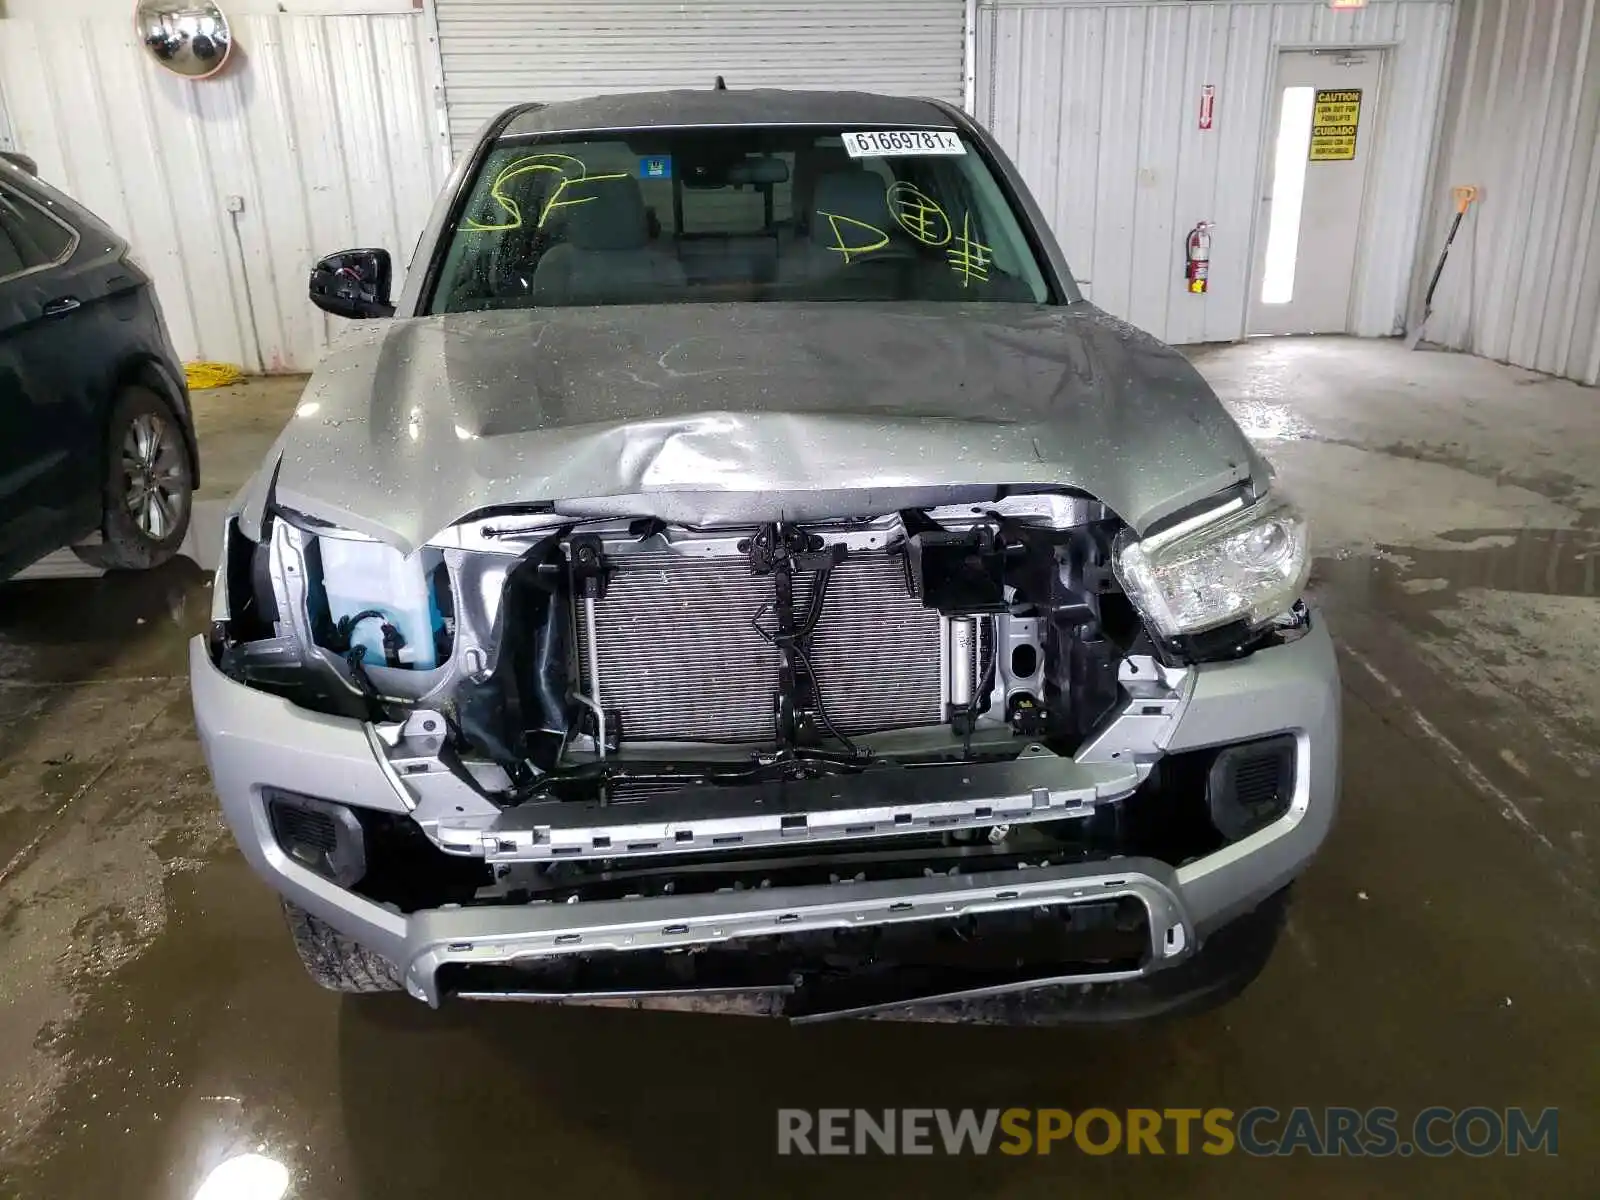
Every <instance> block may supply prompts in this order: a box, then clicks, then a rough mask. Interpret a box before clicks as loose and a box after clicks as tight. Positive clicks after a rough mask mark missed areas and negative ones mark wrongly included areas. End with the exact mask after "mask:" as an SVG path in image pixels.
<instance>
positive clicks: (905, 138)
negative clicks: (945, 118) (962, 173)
mask: <svg viewBox="0 0 1600 1200" xmlns="http://www.w3.org/2000/svg"><path fill="white" fill-rule="evenodd" d="M843 137H844V148H845V150H846V152H848V153H849V155H850V157H851V158H883V157H885V156H887V155H891V154H965V153H966V152H967V148H966V147H965V146H963V145H962V144H961V139H960V138H959V137H957V136H956V135H955V134H953V133H947V132H945V131H944V130H942V129H880V130H856V131H854V132H851V133H847V134H844V135H843Z"/></svg>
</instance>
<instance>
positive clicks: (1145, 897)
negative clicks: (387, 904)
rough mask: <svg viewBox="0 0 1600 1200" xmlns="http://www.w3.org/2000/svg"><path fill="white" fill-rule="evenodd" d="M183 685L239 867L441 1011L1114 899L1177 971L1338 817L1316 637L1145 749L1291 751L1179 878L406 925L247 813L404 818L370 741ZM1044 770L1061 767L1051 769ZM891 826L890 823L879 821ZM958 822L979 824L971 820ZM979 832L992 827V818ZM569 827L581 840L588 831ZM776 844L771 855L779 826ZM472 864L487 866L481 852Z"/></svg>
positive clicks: (775, 897)
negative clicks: (1220, 840) (445, 989)
mask: <svg viewBox="0 0 1600 1200" xmlns="http://www.w3.org/2000/svg"><path fill="white" fill-rule="evenodd" d="M190 672H191V686H192V692H193V699H194V705H195V717H196V723H197V726H198V728H199V732H200V740H201V744H202V747H203V749H204V752H205V755H206V760H207V763H208V764H209V766H210V768H211V773H212V779H213V782H214V783H215V786H216V789H217V792H218V795H219V797H220V799H221V802H222V808H223V813H224V816H225V817H226V819H227V821H228V823H229V825H230V826H231V828H232V829H233V832H234V835H235V837H236V838H237V840H238V842H239V845H240V848H241V850H242V851H243V852H244V854H245V856H246V858H247V859H248V860H249V861H250V862H251V864H252V866H253V867H254V868H255V869H256V870H257V871H258V872H259V873H260V874H261V875H262V876H263V877H264V878H265V879H266V880H267V881H268V882H269V883H270V884H271V885H272V886H273V887H274V888H275V889H276V890H277V891H279V892H280V893H281V894H282V895H283V896H285V897H286V898H287V899H289V900H291V901H292V902H294V903H295V904H298V905H300V906H301V907H303V908H305V909H306V910H308V911H309V912H311V913H313V914H315V915H316V916H318V917H320V918H322V919H323V920H325V921H327V922H328V923H329V924H330V925H332V926H333V927H334V928H336V929H338V930H339V931H340V932H342V933H344V934H345V935H347V936H349V937H351V938H353V939H355V940H356V941H358V942H360V943H362V944H363V945H366V946H369V947H370V948H371V949H373V950H375V951H377V952H378V953H380V954H382V955H384V956H385V957H387V958H389V959H390V960H392V961H393V962H395V963H396V964H398V965H399V966H400V967H401V968H402V970H403V972H404V975H405V979H406V985H407V988H408V989H409V990H410V991H411V993H412V994H413V995H414V996H417V997H418V998H419V999H423V1000H426V1001H428V1002H430V1003H435V1004H436V1003H438V1001H439V999H440V992H439V986H438V983H437V976H438V971H439V969H440V968H441V967H443V966H445V965H447V964H450V963H464V964H472V965H483V964H485V963H507V962H515V961H517V960H519V959H529V958H541V957H547V956H550V955H559V954H570V953H574V952H578V951H590V950H597V949H617V950H638V949H665V948H671V947H673V946H679V945H700V944H706V943H711V942H718V941H730V940H734V939H738V938H744V937H750V936H753V935H756V934H761V933H773V932H791V931H800V930H808V929H828V928H842V927H849V926H853V925H863V926H864V925H872V924H881V923H888V922H897V921H917V920H934V919H940V918H945V917H954V916H959V915H961V914H963V913H968V912H985V911H987V912H993V911H1003V910H1007V909H1019V908H1029V907H1041V906H1042V907H1050V906H1053V905H1071V904H1073V903H1081V902H1085V901H1088V900H1091V899H1093V900H1100V899H1106V898H1110V897H1114V896H1119V895H1126V896H1132V897H1136V898H1137V899H1139V900H1140V901H1141V902H1142V903H1143V904H1144V905H1145V908H1146V910H1147V911H1148V913H1149V915H1150V929H1151V931H1152V946H1151V954H1150V956H1149V958H1148V960H1147V963H1146V966H1145V967H1144V968H1143V971H1153V970H1158V969H1160V968H1161V967H1164V966H1167V965H1170V964H1172V963H1174V962H1177V961H1180V960H1181V959H1182V958H1184V957H1185V956H1187V954H1189V953H1190V952H1191V951H1192V950H1193V948H1194V947H1195V946H1196V944H1197V942H1198V940H1199V939H1200V938H1201V937H1203V936H1204V935H1205V933H1206V932H1207V931H1209V930H1210V929H1213V928H1215V927H1217V926H1219V925H1221V924H1224V923H1226V922H1227V921H1229V920H1231V919H1232V918H1234V917H1236V916H1238V915H1241V914H1243V913H1245V912H1248V911H1250V910H1251V909H1252V908H1254V907H1255V906H1256V905H1257V904H1258V903H1260V901H1262V900H1263V899H1265V898H1266V897H1268V896H1270V895H1271V894H1273V893H1274V892H1276V891H1278V890H1280V889H1281V888H1282V887H1284V886H1285V885H1287V884H1288V883H1289V882H1290V881H1291V880H1293V879H1294V878H1295V876H1297V875H1298V874H1299V873H1300V872H1301V871H1302V870H1304V868H1305V866H1306V865H1307V864H1308V863H1309V862H1310V860H1311V858H1312V857H1313V856H1314V854H1315V853H1316V851H1317V849H1318V847H1319V846H1320V845H1321V843H1322V841H1323V840H1324V838H1325V837H1326V835H1327V831H1328V829H1329V827H1330V825H1331V824H1332V821H1333V817H1334V812H1335V809H1336V807H1337V802H1338V754H1339V735H1340V730H1339V683H1338V671H1337V666H1336V664H1335V661H1334V655H1333V647H1332V643H1331V641H1330V640H1329V638H1328V634H1327V632H1326V630H1325V629H1324V628H1323V627H1322V626H1321V624H1320V622H1319V623H1317V625H1315V626H1314V627H1313V629H1312V630H1311V631H1310V632H1309V633H1308V634H1307V635H1306V636H1305V637H1303V638H1301V639H1300V640H1299V641H1297V642H1295V643H1293V644H1291V645H1287V646H1282V647H1276V648H1273V649H1269V650H1264V651H1261V652H1258V653H1257V654H1255V655H1253V656H1251V657H1250V658H1248V659H1245V660H1242V661H1240V662H1235V663H1223V664H1217V665H1215V666H1206V667H1201V668H1199V669H1197V671H1196V672H1195V675H1194V680H1193V684H1192V687H1191V689H1190V693H1189V696H1188V699H1187V702H1186V703H1185V704H1184V705H1183V706H1182V709H1181V712H1179V713H1178V714H1177V716H1176V720H1175V721H1174V722H1173V723H1172V726H1171V728H1170V730H1169V731H1168V732H1167V733H1166V734H1165V735H1164V736H1163V742H1164V744H1161V745H1159V746H1158V747H1154V749H1155V750H1156V751H1157V752H1177V751H1183V750H1192V749H1202V748H1205V747H1208V746H1214V745H1222V744H1226V743H1230V742H1236V741H1244V740H1248V739H1252V738H1257V737H1264V736H1268V735H1272V734H1279V733H1292V734H1294V735H1295V737H1296V741H1297V745H1298V756H1297V764H1296V787H1295V793H1294V797H1293V800H1292V802H1291V805H1290V808H1289V811H1288V812H1287V813H1286V814H1285V815H1284V816H1283V817H1282V818H1281V819H1279V820H1278V821H1277V822H1275V823H1274V824H1272V825H1270V826H1268V827H1267V828H1265V829H1262V830H1259V831H1258V832H1256V833H1254V834H1252V835H1250V836H1249V837H1247V838H1244V839H1242V840H1240V841H1238V842H1235V843H1233V844H1231V845H1229V846H1226V847H1224V848H1223V849H1221V850H1219V851H1217V852H1216V853H1214V854H1211V855H1208V856H1206V857H1205V858H1202V859H1199V860H1197V861H1195V862H1191V863H1187V864H1185V865H1184V866H1182V867H1180V868H1177V869H1172V868H1169V867H1166V866H1165V865H1163V864H1160V863H1154V862H1148V861H1144V860H1126V861H1118V862H1110V863H1096V864H1087V865H1086V866H1074V867H1052V868H1023V869H1018V870H1015V871H1008V872H1005V873H1003V874H999V875H967V876H960V877H956V878H949V877H936V878H933V879H911V880H901V881H885V882H872V883H844V884H836V885H828V886H822V887H799V888H773V889H762V890H759V891H744V892H734V891H729V892H716V893H710V894H703V895H695V896H666V897H657V898H650V899H627V900H614V901H590V902H585V903H582V904H562V905H550V904H543V905H528V906H518V907H488V906H486V907H483V908H471V909H437V910H428V911H423V912H416V913H412V914H410V915H409V916H407V915H403V914H400V913H397V912H393V911H391V910H389V909H387V908H384V907H382V906H380V905H378V904H375V903H373V902H371V901H369V900H366V899H364V898H363V897H360V896H357V895H355V894H353V893H351V892H348V891H346V890H344V889H342V888H340V887H338V886H337V885H335V884H334V883H332V882H330V881H328V880H326V879H324V878H322V877H321V876H319V875H317V874H315V873H313V872H311V871H309V870H307V869H305V868H304V867H302V866H300V865H299V864H298V863H295V862H293V861H291V860H290V859H289V858H288V857H287V856H286V855H285V854H284V853H283V852H282V850H281V849H279V847H278V846H277V843H276V841H275V840H274V838H273V836H272V832H271V828H270V826H269V824H268V821H267V816H266V808H265V805H264V804H263V802H262V800H261V790H262V788H264V787H276V788H282V789H285V790H289V791H298V792H303V793H306V794H310V795H314V796H321V797H326V798H328V799H330V800H335V801H338V802H341V803H345V804H351V805H357V806H364V807H369V808H377V809H383V810H387V811H391V812H396V813H410V814H412V815H413V816H418V815H420V814H419V813H416V812H414V811H413V810H414V809H415V807H416V797H415V795H413V794H411V793H409V792H408V791H407V789H406V785H405V783H404V782H403V781H401V780H400V779H399V778H398V777H397V776H396V774H395V772H394V770H393V768H392V767H391V766H390V765H389V764H388V762H387V761H385V760H383V757H382V754H381V752H380V749H381V748H380V747H378V745H377V744H376V742H375V739H374V738H372V737H371V735H370V733H369V730H368V729H367V727H365V726H363V725H362V724H361V723H360V722H356V721H349V720H344V719H340V718H336V717H327V716H322V715H320V714H316V713H311V712H307V711H305V710H303V709H299V708H297V707H295V706H294V705H292V704H290V703H288V702H287V701H285V700H282V699H279V698H277V697H274V696H271V695H267V694H265V693H261V692H258V691H254V690H252V689H250V688H246V687H243V686H241V685H239V684H237V683H235V682H233V681H232V680H230V679H228V678H227V677H226V676H224V675H223V674H222V673H221V672H220V671H218V670H217V669H216V667H215V666H214V665H213V664H212V662H211V660H210V658H209V655H208V654H207V652H206V647H205V645H204V642H203V640H202V639H199V638H196V639H195V641H194V642H193V643H192V644H191V647H190ZM1081 757H1082V756H1080V758H1081ZM1028 761H1029V760H1021V762H1020V764H1019V769H1020V770H1023V771H1028V770H1032V769H1033V768H1031V767H1029V766H1028V765H1027V764H1028ZM1037 761H1043V760H1037ZM1051 761H1053V762H1055V763H1057V764H1058V769H1059V766H1060V765H1061V764H1060V760H1051ZM1067 765H1074V764H1067ZM1075 766H1076V767H1077V768H1079V769H1081V770H1082V771H1083V772H1084V775H1083V781H1082V782H1083V784H1084V787H1085V789H1086V791H1085V792H1084V793H1083V794H1082V795H1080V796H1079V797H1077V799H1081V800H1084V801H1089V800H1091V798H1094V797H1098V798H1100V799H1105V798H1109V797H1110V796H1111V795H1112V794H1117V793H1121V792H1122V791H1123V789H1124V787H1125V785H1126V783H1127V782H1128V776H1127V770H1128V768H1127V765H1126V764H1125V763H1121V762H1117V763H1103V762H1102V763H1087V762H1081V761H1080V763H1078V764H1075ZM1129 790H1131V789H1129ZM1008 794H1012V795H1014V796H1015V797H1017V798H1018V799H1017V801H1016V802H1017V803H1018V804H1019V805H1020V804H1022V803H1028V804H1032V803H1035V802H1036V799H1035V791H1034V789H1033V788H1031V787H1029V788H1022V789H1019V790H1016V791H1014V792H1011V793H1008ZM1023 796H1026V797H1028V799H1027V801H1023V800H1022V799H1021V797H1023ZM946 799H948V801H949V803H951V804H953V805H957V806H960V805H963V804H965V805H972V804H974V803H976V799H975V798H973V797H967V798H962V797H949V798H946ZM1073 799H1074V797H1072V796H1068V795H1065V794H1063V795H1060V796H1058V797H1056V798H1055V799H1052V800H1048V801H1040V802H1043V803H1047V804H1049V805H1050V807H1052V808H1056V807H1057V806H1058V805H1059V806H1060V809H1059V815H1060V816H1066V815H1069V812H1068V811H1067V807H1068V805H1069V803H1070V802H1071V801H1072V800H1073ZM893 807H894V806H892V805H891V806H890V809H891V810H892V809H893ZM888 815H889V816H890V819H891V820H892V811H891V812H890V813H889V814H888ZM1054 815H1055V814H1052V817H1054ZM967 818H968V819H978V818H977V816H976V813H975V812H972V813H968V814H967ZM989 819H991V820H993V821H994V822H995V823H999V822H1000V821H1001V818H1000V817H999V816H998V815H997V816H995V817H993V818H989ZM537 828H538V823H537V822H536V821H535V822H530V829H529V831H528V834H529V836H528V837H527V838H526V839H525V841H524V842H523V843H522V844H520V845H519V844H517V843H516V841H515V839H507V846H508V848H507V849H504V850H500V849H499V848H498V846H497V849H496V853H504V854H505V855H506V856H507V857H509V858H519V859H526V858H530V857H531V858H537V857H539V855H538V853H537V852H533V851H532V849H531V848H532V847H533V846H534V845H536V844H537V843H536V839H535V838H534V833H535V832H536V830H537ZM574 828H582V829H584V830H586V831H588V830H592V825H582V824H581V823H580V824H575V826H574ZM705 828H709V826H707V827H705ZM482 832H483V831H482V830H479V831H478V834H479V836H481V834H482ZM655 832H660V833H662V834H666V833H669V832H672V833H675V831H673V830H667V829H661V830H655V831H651V832H649V836H654V833H655ZM877 835H878V836H881V835H882V831H879V832H878V834H877ZM547 836H548V837H549V838H550V843H548V844H556V843H557V841H558V839H557V838H556V835H555V829H554V826H550V825H549V823H547ZM585 836H591V834H589V833H588V832H585ZM773 840H774V841H781V840H782V823H781V822H779V824H778V826H777V828H776V831H775V834H774V836H773ZM694 848H695V849H704V848H705V847H704V845H703V844H702V845H698V846H695V847H694ZM473 849H474V850H475V852H477V853H483V852H484V848H483V847H482V846H481V843H480V845H479V846H478V847H474V848H473ZM590 849H591V852H592V847H591V848H590ZM1121 977H1122V976H1106V977H1103V979H1102V981H1110V980H1111V979H1114V978H1121ZM1066 981H1067V980H1063V981H1061V982H1066Z"/></svg>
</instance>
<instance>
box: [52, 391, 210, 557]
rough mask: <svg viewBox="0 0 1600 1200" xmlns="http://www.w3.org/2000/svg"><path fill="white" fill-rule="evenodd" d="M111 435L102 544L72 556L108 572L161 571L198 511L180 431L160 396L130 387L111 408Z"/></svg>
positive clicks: (77, 549) (186, 448)
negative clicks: (195, 510)
mask: <svg viewBox="0 0 1600 1200" xmlns="http://www.w3.org/2000/svg"><path fill="white" fill-rule="evenodd" d="M107 433H108V440H107V454H106V458H107V463H106V478H105V482H104V484H103V491H102V500H101V504H102V515H101V521H100V534H101V537H102V539H103V540H102V541H101V542H100V544H99V545H94V546H74V547H73V552H74V553H75V554H77V556H78V557H79V558H80V559H82V560H83V561H84V562H86V563H88V564H89V565H90V566H94V567H101V568H104V569H105V570H108V571H147V570H149V569H150V568H152V567H159V566H160V565H161V564H162V563H164V562H166V561H167V560H168V559H170V558H171V557H172V556H173V555H174V554H176V553H177V552H178V547H179V546H181V545H183V539H184V536H185V535H186V534H187V533H188V532H189V518H190V515H191V513H192V511H193V508H194V473H193V472H192V471H191V470H190V467H189V446H188V442H187V441H186V440H185V438H184V433H183V426H182V425H181V424H179V422H178V418H177V417H176V416H175V415H174V414H173V411H172V408H171V406H169V405H168V404H167V402H166V401H165V400H163V399H162V398H161V397H160V396H158V395H157V394H156V393H155V392H153V391H151V390H150V389H149V388H146V387H127V388H124V389H123V390H122V392H121V393H120V394H119V395H118V396H117V400H116V403H115V404H114V405H113V406H112V409H111V420H110V423H109V425H108V428H107Z"/></svg>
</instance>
